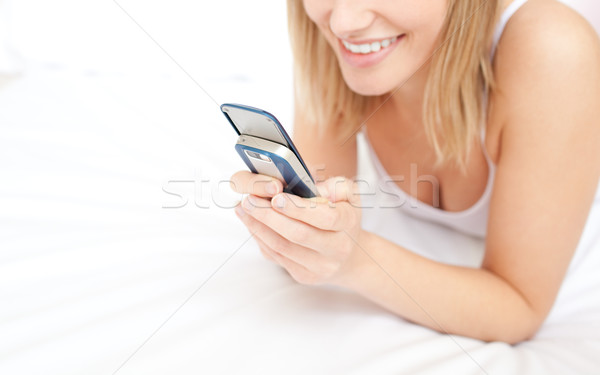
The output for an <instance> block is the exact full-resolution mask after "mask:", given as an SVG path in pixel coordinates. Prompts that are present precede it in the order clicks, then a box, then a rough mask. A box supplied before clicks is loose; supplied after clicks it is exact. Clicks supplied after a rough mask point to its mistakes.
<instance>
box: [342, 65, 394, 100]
mask: <svg viewBox="0 0 600 375" xmlns="http://www.w3.org/2000/svg"><path fill="white" fill-rule="evenodd" d="M342 76H343V77H344V81H345V82H346V85H348V87H349V88H350V90H352V91H354V92H355V93H357V94H359V95H362V96H380V95H384V94H387V93H389V92H391V91H392V90H394V88H395V87H397V85H395V84H393V83H392V82H391V81H390V80H389V79H383V78H380V77H377V75H375V74H368V73H366V72H365V73H362V74H360V73H355V72H350V71H346V70H344V69H343V68H342Z"/></svg>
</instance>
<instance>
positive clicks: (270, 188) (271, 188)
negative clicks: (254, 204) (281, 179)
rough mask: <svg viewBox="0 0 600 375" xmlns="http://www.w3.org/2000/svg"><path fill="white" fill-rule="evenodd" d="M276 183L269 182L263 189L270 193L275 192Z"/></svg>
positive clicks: (273, 193)
mask: <svg viewBox="0 0 600 375" xmlns="http://www.w3.org/2000/svg"><path fill="white" fill-rule="evenodd" d="M277 190H278V188H277V184H276V183H275V182H269V183H268V184H267V186H265V191H266V192H267V193H269V194H271V195H275V194H277Z"/></svg>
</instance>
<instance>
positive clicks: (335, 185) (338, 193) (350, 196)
mask: <svg viewBox="0 0 600 375" xmlns="http://www.w3.org/2000/svg"><path fill="white" fill-rule="evenodd" d="M317 189H318V190H319V193H320V194H321V195H322V196H323V197H326V198H327V199H328V200H329V201H331V202H341V201H346V202H349V203H350V204H352V205H353V206H357V205H359V204H360V192H359V190H358V185H357V184H356V183H355V182H354V181H352V180H350V179H348V178H346V177H332V178H330V179H328V180H326V181H324V182H321V183H318V184H317Z"/></svg>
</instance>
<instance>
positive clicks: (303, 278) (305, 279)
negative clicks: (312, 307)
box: [274, 253, 317, 284]
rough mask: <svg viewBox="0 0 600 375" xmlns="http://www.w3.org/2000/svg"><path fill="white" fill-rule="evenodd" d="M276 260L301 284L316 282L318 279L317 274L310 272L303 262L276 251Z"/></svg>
mask: <svg viewBox="0 0 600 375" xmlns="http://www.w3.org/2000/svg"><path fill="white" fill-rule="evenodd" d="M274 256H275V261H276V262H277V263H278V264H279V265H280V266H282V267H283V268H285V270H286V271H287V272H288V273H289V274H290V276H291V277H292V278H293V279H294V280H296V281H297V282H298V283H300V284H316V282H317V279H316V277H315V275H314V274H313V273H312V272H310V271H309V270H308V269H307V268H306V267H304V266H303V265H301V264H298V263H296V262H294V261H293V260H291V259H289V258H287V257H285V256H283V255H281V254H278V253H274Z"/></svg>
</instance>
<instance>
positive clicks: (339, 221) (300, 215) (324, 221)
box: [271, 193, 359, 231]
mask: <svg viewBox="0 0 600 375" xmlns="http://www.w3.org/2000/svg"><path fill="white" fill-rule="evenodd" d="M271 206H272V207H273V208H274V209H275V210H276V211H277V212H280V213H282V214H284V215H285V216H287V217H289V218H291V219H294V220H298V221H301V222H303V223H306V224H309V225H311V226H313V227H316V228H319V229H323V230H328V231H341V230H343V229H348V228H352V227H354V226H356V225H357V224H358V220H359V214H358V213H357V212H356V208H354V207H352V206H351V205H350V203H348V202H346V201H341V202H338V203H336V204H335V205H331V204H329V203H323V202H317V201H314V200H310V199H306V198H300V197H298V196H295V195H292V194H285V193H282V194H277V195H276V196H274V197H273V199H272V200H271Z"/></svg>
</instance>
